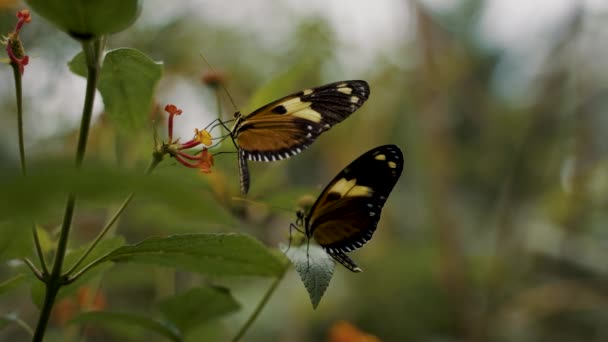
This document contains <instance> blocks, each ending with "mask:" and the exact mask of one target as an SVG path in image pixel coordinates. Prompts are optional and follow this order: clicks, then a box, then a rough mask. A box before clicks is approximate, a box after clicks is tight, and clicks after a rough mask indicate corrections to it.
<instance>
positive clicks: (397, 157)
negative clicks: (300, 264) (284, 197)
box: [304, 145, 403, 271]
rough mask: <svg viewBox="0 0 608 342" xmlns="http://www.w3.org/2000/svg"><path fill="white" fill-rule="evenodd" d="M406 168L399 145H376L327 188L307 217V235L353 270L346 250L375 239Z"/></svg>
mask: <svg viewBox="0 0 608 342" xmlns="http://www.w3.org/2000/svg"><path fill="white" fill-rule="evenodd" d="M402 170H403V154H402V153H401V150H400V149H399V148H398V147H397V146H395V145H384V146H380V147H376V148H374V149H372V150H370V151H368V152H366V153H364V154H363V155H361V156H360V157H359V158H357V159H356V160H355V161H353V162H352V163H351V164H350V165H348V166H347V167H346V168H344V170H342V172H340V173H339V174H338V175H337V176H336V177H335V178H334V179H333V180H332V181H331V182H330V183H329V184H328V185H327V187H326V188H325V189H324V190H323V192H322V193H321V195H320V196H319V198H318V199H317V201H316V202H315V203H314V205H313V206H312V208H311V209H310V211H309V213H308V215H307V216H306V218H305V220H304V221H305V222H304V224H305V230H306V235H307V236H308V237H309V238H311V237H312V238H314V239H315V241H317V242H318V243H319V245H321V246H322V247H323V248H324V249H325V250H326V251H327V252H328V253H329V254H330V255H331V256H332V257H333V258H334V259H336V260H337V261H338V262H340V263H342V264H343V265H344V266H346V267H347V268H348V269H350V270H351V271H355V269H356V268H357V267H356V264H355V263H354V262H353V261H352V260H351V259H350V258H344V257H345V255H343V254H344V253H347V252H351V251H353V250H355V249H357V248H360V247H362V246H363V245H364V244H365V243H366V242H367V241H368V240H369V239H371V237H372V235H373V233H374V231H375V230H376V225H377V224H378V221H379V220H380V215H381V212H382V207H383V206H384V203H385V202H386V199H387V198H388V195H389V194H390V192H391V191H392V189H393V187H394V186H395V184H396V183H397V180H398V179H399V176H400V175H401V172H402Z"/></svg>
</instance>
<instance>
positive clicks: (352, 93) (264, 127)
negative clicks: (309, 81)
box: [230, 81, 369, 194]
mask: <svg viewBox="0 0 608 342" xmlns="http://www.w3.org/2000/svg"><path fill="white" fill-rule="evenodd" d="M368 97H369V85H368V84H367V82H365V81H340V82H335V83H330V84H326V85H324V86H320V87H317V88H310V89H304V90H302V91H300V92H298V93H295V94H292V95H289V96H285V97H283V98H281V99H279V100H276V101H274V102H271V103H269V104H267V105H265V106H263V107H261V108H259V109H257V110H255V111H253V112H252V113H251V114H249V115H242V114H241V113H240V112H236V113H235V122H234V126H233V127H232V129H231V130H230V136H231V138H232V141H233V142H234V144H235V146H236V147H237V149H238V164H239V172H240V185H241V192H242V193H243V194H246V193H247V192H248V191H249V170H248V167H247V160H254V161H258V162H271V161H276V160H281V159H285V158H289V157H291V156H295V155H296V154H298V153H300V152H302V151H303V150H305V149H306V148H307V147H308V146H310V145H311V144H312V143H313V142H314V141H315V140H316V139H317V137H318V136H319V135H320V134H321V133H323V132H325V131H327V130H328V129H330V128H331V127H332V126H333V125H335V124H337V123H339V122H341V121H342V120H344V119H346V118H347V117H349V116H350V115H351V114H352V113H353V112H354V111H356V110H357V109H359V108H360V107H361V106H362V105H363V103H365V101H366V100H367V98H368Z"/></svg>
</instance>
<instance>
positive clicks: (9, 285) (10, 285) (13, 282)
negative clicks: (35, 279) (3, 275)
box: [0, 273, 26, 296]
mask: <svg viewBox="0 0 608 342" xmlns="http://www.w3.org/2000/svg"><path fill="white" fill-rule="evenodd" d="M25 279H26V276H25V274H23V273H22V274H17V275H16V276H14V277H12V278H9V279H7V280H5V281H3V282H1V283H0V296H2V295H3V294H5V293H7V292H9V291H11V290H13V289H15V288H16V287H17V286H19V285H20V284H21V283H23V281H24V280H25Z"/></svg>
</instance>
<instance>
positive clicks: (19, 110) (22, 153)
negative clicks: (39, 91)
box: [11, 63, 27, 176]
mask: <svg viewBox="0 0 608 342" xmlns="http://www.w3.org/2000/svg"><path fill="white" fill-rule="evenodd" d="M11 65H12V66H13V76H14V79H15V98H16V100H17V132H18V135H19V160H20V162H21V173H23V175H24V176H25V174H26V173H27V168H26V165H25V143H24V138H23V136H24V134H23V96H22V89H21V71H20V70H19V66H17V65H16V64H13V63H11Z"/></svg>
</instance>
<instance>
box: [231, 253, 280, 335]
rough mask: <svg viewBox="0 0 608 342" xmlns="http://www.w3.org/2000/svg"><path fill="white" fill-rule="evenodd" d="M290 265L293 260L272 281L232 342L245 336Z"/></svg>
mask: <svg viewBox="0 0 608 342" xmlns="http://www.w3.org/2000/svg"><path fill="white" fill-rule="evenodd" d="M290 265H291V262H289V261H288V262H287V263H286V264H285V266H284V267H283V271H281V274H279V276H278V277H277V279H275V281H274V282H272V284H271V285H270V288H268V291H266V293H265V294H264V297H262V300H261V301H260V302H259V303H258V306H256V308H255V310H253V312H252V313H251V316H249V318H248V319H247V321H246V322H245V324H244V325H243V326H242V327H241V329H240V330H239V332H238V333H237V334H236V336H234V338H233V339H232V342H238V341H240V340H241V339H242V338H243V336H245V333H247V330H249V327H251V325H252V324H253V322H255V320H256V319H257V318H258V316H259V315H260V313H261V312H262V309H264V307H265V306H266V304H267V303H268V300H269V299H270V297H272V294H273V293H274V291H275V290H276V289H277V287H278V286H279V284H280V283H281V280H283V278H284V277H285V274H286V273H287V270H288V269H289V266H290Z"/></svg>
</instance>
